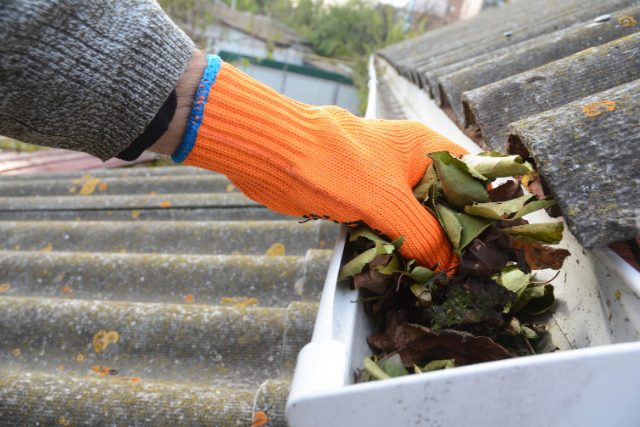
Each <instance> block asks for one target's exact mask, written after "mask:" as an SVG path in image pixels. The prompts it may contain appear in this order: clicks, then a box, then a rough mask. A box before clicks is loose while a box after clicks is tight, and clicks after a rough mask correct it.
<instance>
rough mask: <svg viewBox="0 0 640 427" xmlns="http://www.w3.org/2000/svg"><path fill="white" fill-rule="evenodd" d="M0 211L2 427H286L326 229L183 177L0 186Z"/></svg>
mask: <svg viewBox="0 0 640 427" xmlns="http://www.w3.org/2000/svg"><path fill="white" fill-rule="evenodd" d="M0 195H1V197H0V278H1V279H0V324H2V327H0V343H1V345H0V413H1V414H2V415H1V418H2V421H3V423H2V424H3V425H11V426H17V425H34V426H35V425H38V423H40V425H53V424H55V425H58V424H60V425H72V426H74V425H92V426H98V425H105V426H106V425H110V426H111V425H118V426H124V425H128V426H153V427H161V426H171V427H175V426H193V425H207V426H209V425H211V426H213V425H216V426H219V425H225V426H231V425H238V426H249V425H251V423H252V421H253V420H254V418H253V415H254V414H255V413H256V412H263V413H264V414H266V416H267V418H268V424H266V425H269V426H282V427H284V426H285V425H286V424H285V421H284V406H285V403H286V399H287V396H288V390H289V386H290V379H291V376H292V374H293V369H294V366H295V363H296V357H297V354H298V352H299V350H300V349H301V348H302V346H304V345H305V344H306V343H307V342H308V341H309V339H310V338H311V333H312V330H313V324H314V321H315V315H316V311H317V305H318V304H317V303H318V299H319V295H320V292H321V290H322V285H323V283H324V276H325V274H326V270H327V267H328V264H329V258H330V255H331V250H327V249H324V248H331V247H332V243H333V240H335V236H336V232H337V226H336V225H335V224H333V223H329V222H323V221H312V222H308V223H305V224H299V223H298V221H297V218H292V217H287V216H284V215H280V214H277V213H275V212H272V211H270V210H268V209H266V208H265V207H263V206H261V205H259V204H257V203H255V202H253V201H251V200H249V199H248V198H246V197H245V196H244V195H242V194H241V193H239V192H238V190H237V189H236V188H235V187H234V186H233V185H232V184H231V183H230V182H229V180H228V179H227V178H226V177H225V176H223V175H219V174H215V173H211V172H208V171H205V170H201V169H196V168H191V167H178V166H176V167H164V168H130V169H112V170H95V171H90V172H86V171H83V172H58V173H49V174H38V175H13V176H0ZM115 333H117V335H116V334H115ZM92 367H93V368H92Z"/></svg>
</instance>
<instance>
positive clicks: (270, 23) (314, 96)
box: [183, 1, 359, 114]
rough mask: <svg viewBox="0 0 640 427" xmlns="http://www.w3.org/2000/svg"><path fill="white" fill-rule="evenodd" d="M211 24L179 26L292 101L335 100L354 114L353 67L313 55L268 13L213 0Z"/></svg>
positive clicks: (306, 44)
mask: <svg viewBox="0 0 640 427" xmlns="http://www.w3.org/2000/svg"><path fill="white" fill-rule="evenodd" d="M210 15H211V17H212V18H213V19H212V21H213V22H212V23H211V24H209V25H207V26H197V25H183V28H185V30H186V31H187V33H188V34H190V35H192V36H194V38H195V39H196V40H197V41H198V42H199V43H201V45H202V46H203V47H204V48H205V49H206V51H207V52H208V53H215V54H217V55H220V57H221V58H222V59H223V60H225V61H229V62H234V63H235V65H236V66H237V67H239V68H240V69H242V70H243V71H244V72H245V73H247V74H248V75H249V76H251V77H253V78H254V79H256V80H258V81H260V82H262V83H264V84H266V85H268V86H269V87H271V88H272V89H274V90H276V91H278V92H279V93H282V94H283V95H286V96H288V97H290V98H292V99H294V100H296V101H300V102H304V103H306V104H311V105H328V104H332V105H337V106H340V107H342V108H344V109H346V110H348V111H351V112H352V113H355V114H359V111H358V104H359V100H358V97H357V89H356V87H355V86H354V85H353V70H352V69H351V68H350V67H348V66H347V65H345V64H343V63H341V62H340V61H337V60H333V59H330V58H323V57H320V56H318V55H315V54H314V52H313V50H312V49H311V47H310V46H311V45H310V43H309V42H308V41H307V40H305V39H304V38H302V37H301V36H300V35H299V34H298V33H297V32H295V31H294V30H292V29H291V28H289V27H287V26H285V25H283V24H280V23H278V22H276V21H274V20H272V19H270V18H269V17H266V16H261V15H254V14H252V13H249V12H243V11H239V10H236V9H233V8H231V7H229V6H227V5H226V4H224V3H222V2H220V1H216V2H214V3H213V4H212V6H211V11H210Z"/></svg>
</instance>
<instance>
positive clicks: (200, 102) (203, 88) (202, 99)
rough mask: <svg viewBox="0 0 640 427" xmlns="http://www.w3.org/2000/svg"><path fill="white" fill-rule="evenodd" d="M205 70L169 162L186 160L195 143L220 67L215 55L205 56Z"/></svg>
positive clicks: (219, 61) (219, 60) (218, 58)
mask: <svg viewBox="0 0 640 427" xmlns="http://www.w3.org/2000/svg"><path fill="white" fill-rule="evenodd" d="M207 62H208V64H207V68H206V70H204V76H203V77H202V81H201V82H200V87H199V88H198V94H197V95H196V99H195V101H194V103H193V109H192V110H191V116H189V124H188V125H187V131H186V132H185V134H184V138H182V142H181V143H180V147H178V149H177V150H176V152H175V153H174V154H173V155H172V156H171V160H173V161H174V162H176V163H182V162H184V160H185V159H186V158H187V156H188V155H189V153H191V150H193V146H194V144H195V143H196V137H197V136H198V129H200V124H201V123H202V116H203V114H204V106H205V105H206V104H207V99H208V98H209V90H210V89H211V85H213V84H214V83H215V82H216V77H217V75H218V71H220V67H221V66H222V60H221V59H220V57H219V56H217V55H207Z"/></svg>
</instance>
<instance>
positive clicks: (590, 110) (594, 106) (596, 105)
mask: <svg viewBox="0 0 640 427" xmlns="http://www.w3.org/2000/svg"><path fill="white" fill-rule="evenodd" d="M615 109H616V103H615V102H614V101H597V102H592V103H591V104H589V105H587V106H585V107H582V112H583V113H585V114H586V115H587V116H589V117H595V116H599V115H600V114H602V113H604V112H605V111H613V110H615Z"/></svg>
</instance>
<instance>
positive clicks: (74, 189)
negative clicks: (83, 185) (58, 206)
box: [69, 185, 77, 193]
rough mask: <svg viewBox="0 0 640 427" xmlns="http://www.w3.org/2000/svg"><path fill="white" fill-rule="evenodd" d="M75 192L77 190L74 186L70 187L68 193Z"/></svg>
mask: <svg viewBox="0 0 640 427" xmlns="http://www.w3.org/2000/svg"><path fill="white" fill-rule="evenodd" d="M76 190H77V188H76V186H75V185H74V186H73V187H71V188H70V189H69V193H75V192H76Z"/></svg>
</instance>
